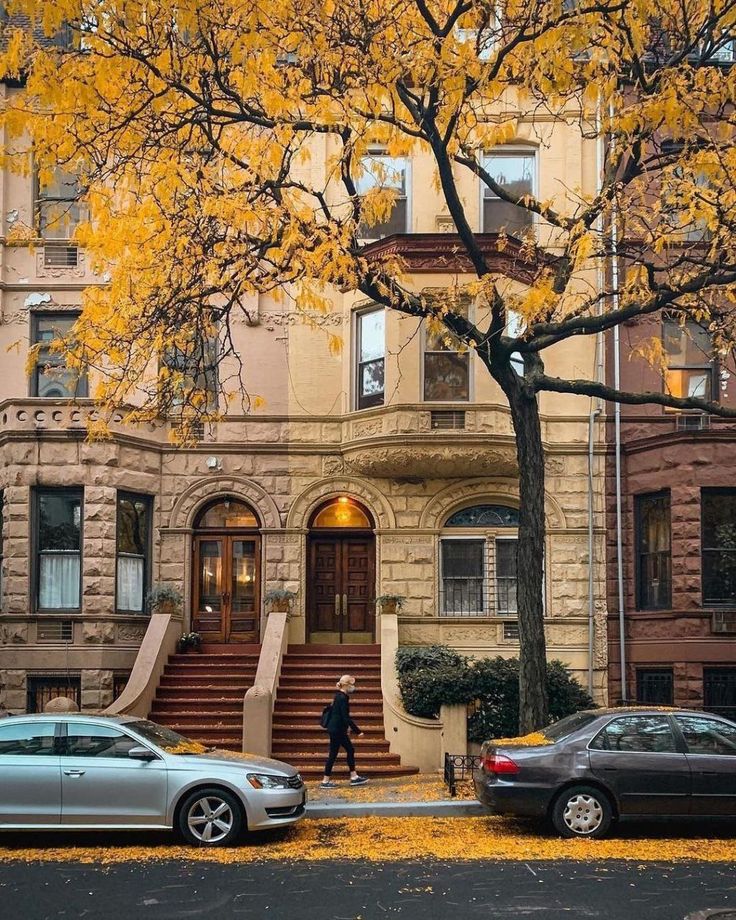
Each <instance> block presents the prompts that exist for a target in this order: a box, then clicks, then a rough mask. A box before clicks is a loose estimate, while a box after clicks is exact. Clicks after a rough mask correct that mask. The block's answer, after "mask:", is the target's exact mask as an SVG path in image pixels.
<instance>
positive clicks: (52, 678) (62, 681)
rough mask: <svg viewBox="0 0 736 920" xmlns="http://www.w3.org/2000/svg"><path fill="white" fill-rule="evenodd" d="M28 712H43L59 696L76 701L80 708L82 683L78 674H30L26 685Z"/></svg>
mask: <svg viewBox="0 0 736 920" xmlns="http://www.w3.org/2000/svg"><path fill="white" fill-rule="evenodd" d="M26 696H27V702H26V710H27V711H28V712H43V711H44V707H45V706H46V704H47V703H48V702H49V701H50V700H53V699H55V698H56V697H57V696H65V697H67V698H68V699H70V700H74V702H75V703H76V704H77V706H78V707H80V708H81V705H82V683H81V677H80V675H79V674H78V673H77V674H66V673H51V674H49V673H46V674H29V675H28V678H27V683H26Z"/></svg>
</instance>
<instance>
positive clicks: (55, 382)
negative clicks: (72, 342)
mask: <svg viewBox="0 0 736 920" xmlns="http://www.w3.org/2000/svg"><path fill="white" fill-rule="evenodd" d="M76 320H77V316H76V314H75V315H69V314H53V313H47V314H40V313H39V314H36V315H35V316H34V318H33V337H34V338H33V341H34V345H35V344H41V345H43V346H45V347H43V348H42V349H40V351H39V354H38V360H37V365H36V371H35V374H34V377H33V389H34V392H33V393H32V394H31V395H33V396H43V397H46V398H47V399H71V398H73V397H75V396H86V395H87V377H86V375H85V374H79V373H78V372H77V371H72V370H67V368H66V366H65V364H66V362H65V359H64V355H63V354H61V353H57V352H54V351H52V349H51V345H52V343H53V342H54V341H57V340H58V339H63V338H66V337H67V336H68V335H69V333H70V332H71V330H72V327H73V326H74V323H75V322H76Z"/></svg>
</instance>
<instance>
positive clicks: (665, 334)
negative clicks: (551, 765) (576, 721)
mask: <svg viewBox="0 0 736 920" xmlns="http://www.w3.org/2000/svg"><path fill="white" fill-rule="evenodd" d="M619 333H620V339H619V352H620V355H619V357H618V369H619V373H620V383H621V387H622V388H623V389H626V390H632V391H634V392H637V391H644V390H649V391H655V392H656V391H659V392H661V391H662V388H663V387H664V388H666V392H669V393H671V394H673V395H678V396H701V397H703V398H705V399H710V398H711V397H712V398H716V399H719V400H720V401H721V402H722V403H723V404H725V405H728V406H736V389H735V380H734V376H733V374H734V365H733V356H732V355H729V356H719V355H715V354H714V353H713V349H712V346H711V341H710V336H709V333H708V331H707V330H706V329H704V328H702V327H701V326H699V325H697V324H696V323H694V322H691V321H688V323H687V324H686V325H684V326H682V325H680V324H679V323H678V322H677V321H676V320H675V319H674V318H671V319H670V318H667V317H665V318H664V319H662V318H658V319H656V320H652V321H650V322H647V323H639V324H633V325H626V326H624V327H622V328H621V330H619ZM653 336H661V339H662V345H663V348H664V354H665V358H666V364H667V367H666V369H665V370H664V371H663V372H660V370H659V369H654V368H652V367H651V366H649V365H648V364H647V363H646V362H645V361H644V360H642V359H641V358H636V357H632V353H633V350H634V349H635V347H636V345H637V343H639V342H641V341H642V340H644V339H651V338H652V337H653ZM616 363H617V355H616V348H615V347H614V340H613V338H611V341H610V342H609V349H608V361H607V374H608V378H609V382H611V383H613V382H614V375H615V373H616ZM609 411H610V416H609V421H608V424H607V429H608V443H609V450H608V458H607V465H606V468H607V542H608V611H609V630H608V635H609V697H610V700H611V701H612V702H613V703H616V702H618V701H620V700H622V699H623V700H626V701H637V702H640V703H661V704H675V705H678V706H679V705H682V706H688V707H700V706H704V707H705V708H707V709H714V710H717V711H721V712H724V713H726V714H729V713H730V714H731V715H733V714H736V424H734V423H733V422H728V421H725V420H722V419H718V418H715V417H712V416H709V415H705V414H702V413H682V412H676V411H672V410H669V409H664V408H662V407H658V406H622V407H621V409H620V418H619V422H618V425H617V422H616V417H615V410H614V409H613V408H611V409H610V410H609ZM617 428H618V429H619V434H618V435H617ZM617 453H618V456H619V463H618V468H619V477H618V479H619V488H618V490H617V462H616V459H617ZM617 491H618V492H619V494H620V513H618V501H617ZM619 539H620V543H621V555H620V559H621V567H620V569H619V563H618V559H619V553H618V543H619ZM621 586H622V587H623V591H621V590H620V588H621ZM621 622H623V624H624V632H623V636H624V641H623V643H622V642H621V631H620V623H621ZM622 652H623V657H624V662H625V675H626V680H625V684H624V686H623V687H622V683H621V656H622Z"/></svg>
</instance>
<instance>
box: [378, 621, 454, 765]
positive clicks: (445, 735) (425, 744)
mask: <svg viewBox="0 0 736 920" xmlns="http://www.w3.org/2000/svg"><path fill="white" fill-rule="evenodd" d="M378 613H379V617H378V619H379V623H380V636H381V691H382V693H383V721H384V726H385V729H386V738H387V740H388V742H389V744H390V750H391V753H392V754H398V755H399V756H400V757H401V762H402V763H412V764H415V765H416V766H417V767H419V770H420V772H422V773H434V772H436V771H437V770H441V769H442V767H443V764H444V761H445V754H446V753H448V754H466V753H467V751H468V741H467V730H468V712H467V707H466V706H442V708H441V710H440V717H439V719H422V718H419V717H418V716H411V715H409V713H407V712H406V710H405V709H404V706H403V703H402V702H401V694H400V692H399V683H398V677H397V673H396V651H397V649H398V647H399V622H398V615H397V614H396V612H395V610H391V609H389V610H387V609H386V606H384V607H383V609H382V610H381V609H379V611H378Z"/></svg>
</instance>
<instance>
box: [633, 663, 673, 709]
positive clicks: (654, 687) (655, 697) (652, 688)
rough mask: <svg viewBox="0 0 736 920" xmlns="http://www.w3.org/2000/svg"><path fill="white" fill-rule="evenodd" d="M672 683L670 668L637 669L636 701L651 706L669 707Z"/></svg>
mask: <svg viewBox="0 0 736 920" xmlns="http://www.w3.org/2000/svg"><path fill="white" fill-rule="evenodd" d="M673 694H674V682H673V674H672V669H671V668H639V669H638V670H637V672H636V699H637V702H639V703H649V704H650V705H653V706H671V705H672V699H673Z"/></svg>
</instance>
